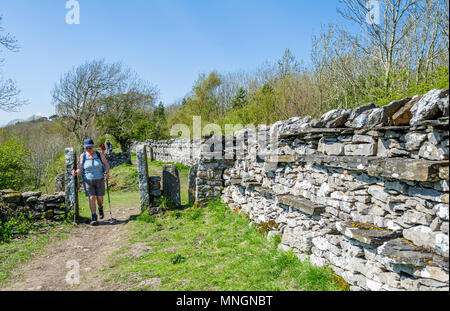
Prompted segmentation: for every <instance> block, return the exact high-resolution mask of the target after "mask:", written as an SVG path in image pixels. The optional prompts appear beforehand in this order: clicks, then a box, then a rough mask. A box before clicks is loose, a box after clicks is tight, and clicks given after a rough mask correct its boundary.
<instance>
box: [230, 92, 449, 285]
mask: <svg viewBox="0 0 450 311" xmlns="http://www.w3.org/2000/svg"><path fill="white" fill-rule="evenodd" d="M411 103H413V104H411ZM393 106H395V109H394V108H392V107H393ZM408 106H409V110H407V113H406V112H403V114H402V113H399V112H402V109H405V107H408ZM386 107H387V108H386ZM386 107H383V108H378V107H376V106H374V105H367V106H364V107H362V108H358V109H356V110H354V111H345V110H344V111H333V112H329V113H327V114H325V115H324V116H322V118H320V119H318V120H311V119H302V118H293V119H291V120H288V121H285V122H277V123H276V124H274V125H273V126H271V127H259V128H258V132H257V133H254V132H252V131H247V130H244V131H241V132H239V133H237V135H236V139H237V141H242V140H243V141H244V142H245V144H244V145H245V146H246V147H245V148H246V149H245V152H244V154H245V157H244V158H240V159H239V158H238V159H237V160H236V161H235V163H234V166H233V167H232V168H229V169H226V170H225V171H224V180H225V185H224V186H225V188H224V190H223V195H222V198H223V200H224V201H225V202H226V203H227V204H228V205H229V206H230V207H231V208H232V209H235V210H239V211H241V212H243V213H245V214H247V215H248V216H249V217H250V219H252V220H253V221H254V222H255V223H259V224H266V226H268V227H270V228H271V230H272V232H271V235H273V234H280V235H281V237H282V242H281V244H280V248H282V249H285V250H288V249H292V250H293V251H294V252H296V253H297V254H298V256H299V257H301V258H306V257H307V256H309V258H310V260H311V262H312V263H313V264H315V265H318V266H323V265H328V266H330V267H331V268H332V269H333V270H334V271H335V272H336V273H337V274H338V275H340V276H341V277H343V278H344V279H345V280H346V281H347V282H348V283H349V284H350V285H351V288H352V290H448V289H449V287H448V286H449V275H448V255H449V248H448V242H449V238H448V218H449V212H448V209H449V206H448V204H449V192H448V191H449V186H448V172H449V166H448V165H449V164H448V154H449V153H448V147H449V133H448V120H449V119H448V91H439V90H434V91H432V92H430V93H429V94H427V95H425V96H423V97H416V98H414V99H405V100H403V101H398V102H394V103H391V104H390V105H388V106H386ZM433 107H434V108H433ZM355 111H357V112H356V113H355ZM430 111H431V112H430ZM396 113H397V115H398V116H401V118H402V123H405V122H406V121H405V120H408V121H410V122H411V124H409V125H401V126H400V125H397V126H395V125H394V124H395V123H396V122H397V123H400V121H398V120H399V119H398V118H397V119H395V114H396ZM405 114H408V115H407V116H405ZM430 118H431V119H430ZM396 120H397V121H396ZM320 127H323V128H320ZM274 133H279V136H278V137H279V139H278V140H277V141H276V144H273V142H271V141H270V139H264V138H265V137H270V136H271V135H272V134H274Z"/></svg>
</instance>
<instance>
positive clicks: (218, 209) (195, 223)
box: [104, 201, 346, 291]
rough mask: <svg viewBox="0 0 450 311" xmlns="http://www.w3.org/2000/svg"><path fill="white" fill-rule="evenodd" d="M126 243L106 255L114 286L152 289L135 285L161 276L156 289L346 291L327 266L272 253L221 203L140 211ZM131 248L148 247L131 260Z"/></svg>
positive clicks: (274, 248) (274, 249)
mask: <svg viewBox="0 0 450 311" xmlns="http://www.w3.org/2000/svg"><path fill="white" fill-rule="evenodd" d="M128 225H131V226H132V227H131V228H130V233H129V234H130V236H129V245H127V246H126V247H124V248H122V249H121V250H119V251H117V252H116V253H115V254H113V255H112V257H111V264H110V269H107V270H105V271H104V273H105V274H106V279H107V282H109V283H110V285H111V286H112V287H113V288H116V287H117V288H131V289H134V290H140V289H143V290H145V289H151V288H148V287H147V288H146V287H145V286H143V287H142V286H141V285H139V284H140V283H141V282H142V281H145V280H146V279H149V278H160V279H161V285H160V286H159V288H157V289H158V290H226V291H229V290H264V291H265V290H277V291H278V290H307V291H337V290H343V289H346V288H344V286H343V285H342V283H341V282H340V280H339V279H338V278H336V277H335V275H334V273H333V271H332V270H331V269H329V268H318V267H314V266H312V265H311V264H310V263H309V262H307V261H306V262H302V261H300V260H299V259H298V258H297V257H296V256H295V254H294V253H293V252H283V251H281V250H278V249H277V245H278V243H279V242H280V238H279V237H278V238H274V239H272V240H271V241H267V239H266V238H265V237H264V236H263V235H261V234H260V233H259V232H258V231H257V229H256V228H253V227H250V226H249V221H248V220H247V219H246V218H245V217H244V216H243V215H239V214H234V213H233V212H232V211H231V210H230V209H229V208H228V207H226V206H225V205H224V204H223V203H221V202H220V201H215V202H211V203H210V204H209V205H208V206H207V207H206V208H204V209H198V208H193V207H191V208H188V209H185V210H177V211H171V212H169V213H167V214H165V215H163V216H161V215H160V216H156V217H155V216H150V215H148V213H143V214H141V215H140V216H138V217H137V219H136V222H133V223H131V224H128ZM133 245H145V246H146V247H148V248H149V249H150V251H146V252H144V253H143V254H142V256H140V257H138V258H136V257H133V256H131V255H129V254H128V253H127V252H128V251H129V250H130V248H131V247H133Z"/></svg>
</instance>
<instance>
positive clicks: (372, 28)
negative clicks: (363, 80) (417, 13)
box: [338, 0, 420, 91]
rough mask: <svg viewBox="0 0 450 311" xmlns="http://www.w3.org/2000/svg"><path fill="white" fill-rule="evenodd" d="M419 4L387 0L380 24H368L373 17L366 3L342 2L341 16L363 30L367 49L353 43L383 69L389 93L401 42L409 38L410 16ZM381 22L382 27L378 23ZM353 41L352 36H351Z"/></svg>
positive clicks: (349, 0) (353, 0) (358, 0)
mask: <svg viewBox="0 0 450 311" xmlns="http://www.w3.org/2000/svg"><path fill="white" fill-rule="evenodd" d="M419 1H420V0H385V1H384V2H383V4H384V6H383V8H382V9H383V10H382V12H380V13H381V15H382V16H383V19H382V20H381V18H380V20H379V21H373V22H367V17H368V16H369V14H370V13H371V8H370V7H368V5H367V1H365V0H340V2H341V3H343V4H344V8H342V9H338V12H339V13H340V14H341V15H342V16H343V17H344V18H346V19H348V20H351V21H353V22H355V23H357V24H358V26H360V27H361V28H362V29H363V30H364V35H365V37H366V40H367V41H368V43H369V44H368V45H366V46H364V45H361V44H360V43H359V41H358V40H356V39H354V38H355V37H354V36H353V43H354V44H357V45H358V46H359V47H360V48H362V49H363V50H364V51H365V53H366V55H372V57H375V58H376V59H377V60H378V63H379V64H381V65H382V66H383V70H384V88H385V91H388V90H389V88H390V87H391V83H392V73H393V68H394V64H395V62H396V61H397V60H398V59H399V58H400V57H401V53H402V52H403V49H402V42H403V40H404V38H405V37H406V36H407V35H408V33H409V31H410V28H409V27H408V15H409V14H410V13H411V12H412V11H413V9H414V8H415V6H416V5H417V3H418V2H419ZM378 22H379V23H378ZM349 39H352V36H349Z"/></svg>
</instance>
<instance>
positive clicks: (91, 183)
mask: <svg viewBox="0 0 450 311" xmlns="http://www.w3.org/2000/svg"><path fill="white" fill-rule="evenodd" d="M83 187H84V193H85V194H86V196H87V197H93V196H96V197H104V196H105V179H104V178H102V179H93V180H89V179H85V180H84V181H83Z"/></svg>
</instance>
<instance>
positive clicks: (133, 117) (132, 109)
mask: <svg viewBox="0 0 450 311" xmlns="http://www.w3.org/2000/svg"><path fill="white" fill-rule="evenodd" d="M157 95H158V90H157V89H156V87H154V86H153V85H151V84H150V83H148V82H145V81H142V80H141V79H139V78H138V77H137V75H135V74H130V75H129V76H128V77H127V78H126V79H125V80H124V81H123V84H122V86H121V89H120V93H119V94H116V95H113V96H110V97H108V98H106V99H104V100H101V101H100V110H101V114H100V115H99V119H98V122H97V126H98V127H99V128H100V130H101V131H102V132H103V133H104V134H110V135H112V136H113V137H114V138H115V139H116V141H117V142H118V143H119V144H120V147H121V149H122V152H128V151H129V149H130V145H131V142H132V140H133V139H134V138H135V134H136V130H137V128H139V127H140V126H142V124H143V123H142V122H143V121H145V120H146V119H147V120H148V119H151V112H152V108H153V105H154V102H155V100H156V98H157Z"/></svg>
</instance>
